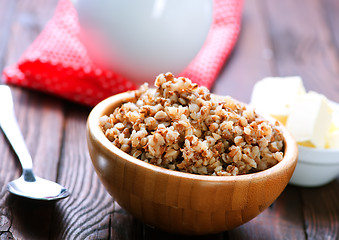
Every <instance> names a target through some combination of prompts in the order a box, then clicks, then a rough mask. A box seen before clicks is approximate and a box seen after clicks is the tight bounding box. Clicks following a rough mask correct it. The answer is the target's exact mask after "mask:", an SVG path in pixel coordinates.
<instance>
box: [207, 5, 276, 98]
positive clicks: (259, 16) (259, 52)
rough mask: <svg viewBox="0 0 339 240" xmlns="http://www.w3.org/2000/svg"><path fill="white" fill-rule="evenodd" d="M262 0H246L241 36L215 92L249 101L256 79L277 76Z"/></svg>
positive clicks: (218, 80) (219, 78)
mask: <svg viewBox="0 0 339 240" xmlns="http://www.w3.org/2000/svg"><path fill="white" fill-rule="evenodd" d="M261 2H262V1H244V9H243V17H242V26H241V32H240V35H239V39H238V42H237V44H236V46H235V49H234V51H233V53H232V55H231V57H230V58H229V59H228V60H227V62H226V65H225V67H224V69H223V70H222V72H221V73H220V76H219V77H218V79H217V81H216V82H215V84H214V86H213V89H212V91H213V92H214V93H216V94H220V95H230V96H232V97H233V98H235V99H238V100H241V101H243V102H249V100H250V97H251V92H252V88H253V86H254V84H255V82H256V81H259V80H260V79H262V78H263V77H267V76H271V75H275V69H274V68H273V62H272V61H273V55H272V49H271V45H270V41H269V39H268V37H267V30H266V24H265V21H266V19H265V15H263V13H262V9H261V4H260V3H261Z"/></svg>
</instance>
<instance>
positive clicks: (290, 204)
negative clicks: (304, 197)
mask: <svg viewBox="0 0 339 240" xmlns="http://www.w3.org/2000/svg"><path fill="white" fill-rule="evenodd" d="M300 200H301V199H300V193H299V189H298V188H297V187H293V186H288V187H287V188H286V189H285V190H284V192H283V193H282V194H281V195H280V197H279V198H278V199H277V200H276V201H275V202H274V203H273V204H272V205H271V206H270V207H269V208H268V209H266V210H265V211H264V212H263V213H261V214H260V215H259V216H258V217H256V218H254V219H253V220H251V221H250V222H248V223H246V224H244V225H243V226H240V227H238V228H236V229H234V230H233V231H229V233H228V234H229V239H258V240H259V239H306V236H305V232H304V226H303V223H304V220H303V212H302V202H301V201H300Z"/></svg>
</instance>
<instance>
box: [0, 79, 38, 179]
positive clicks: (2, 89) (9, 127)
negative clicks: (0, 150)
mask: <svg viewBox="0 0 339 240" xmlns="http://www.w3.org/2000/svg"><path fill="white" fill-rule="evenodd" d="M0 126H1V128H2V130H3V132H4V133H5V135H6V137H7V138H8V141H9V142H10V143H11V145H12V147H13V149H14V151H15V153H16V154H17V156H18V158H19V160H20V163H21V166H22V169H23V172H32V167H33V163H32V157H31V155H30V154H29V151H28V148H27V146H26V143H25V140H24V138H23V136H22V133H21V131H20V127H19V124H18V122H17V120H16V117H15V113H14V106H13V98H12V94H11V90H10V88H9V87H8V86H5V85H0Z"/></svg>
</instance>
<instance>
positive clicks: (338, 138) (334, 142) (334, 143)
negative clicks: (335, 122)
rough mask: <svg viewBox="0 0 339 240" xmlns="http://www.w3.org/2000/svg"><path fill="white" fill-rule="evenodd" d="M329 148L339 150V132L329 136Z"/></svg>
mask: <svg viewBox="0 0 339 240" xmlns="http://www.w3.org/2000/svg"><path fill="white" fill-rule="evenodd" d="M326 147H327V148H331V149H339V130H337V131H331V132H330V133H329V134H328V136H327V145H326Z"/></svg>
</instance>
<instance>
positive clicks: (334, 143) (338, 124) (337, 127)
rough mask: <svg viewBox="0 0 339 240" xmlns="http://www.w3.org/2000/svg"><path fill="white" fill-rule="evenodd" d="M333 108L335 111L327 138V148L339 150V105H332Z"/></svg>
mask: <svg viewBox="0 0 339 240" xmlns="http://www.w3.org/2000/svg"><path fill="white" fill-rule="evenodd" d="M331 107H332V110H333V114H332V123H331V127H330V132H329V133H328V136H327V144H326V148H335V149H339V105H337V104H336V105H333V104H332V105H331Z"/></svg>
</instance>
